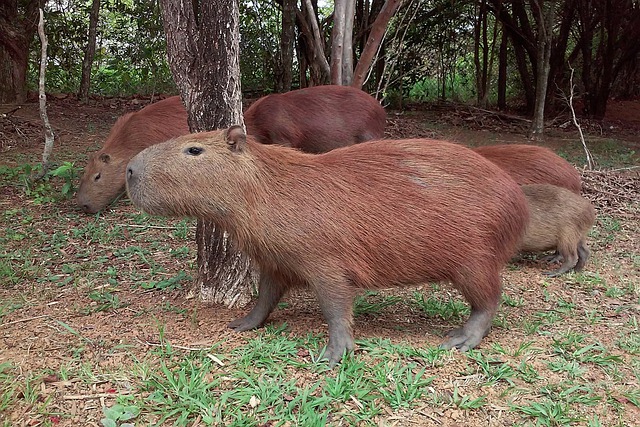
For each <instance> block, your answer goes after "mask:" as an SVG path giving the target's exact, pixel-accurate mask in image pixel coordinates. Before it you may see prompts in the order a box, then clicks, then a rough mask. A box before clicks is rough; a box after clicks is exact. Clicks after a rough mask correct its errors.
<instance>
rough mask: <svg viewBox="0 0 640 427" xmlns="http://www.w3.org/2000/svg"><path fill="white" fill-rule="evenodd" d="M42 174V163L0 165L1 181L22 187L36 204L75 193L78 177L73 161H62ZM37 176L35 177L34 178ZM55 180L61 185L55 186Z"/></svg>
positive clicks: (67, 196) (54, 200) (57, 199)
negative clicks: (12, 165)
mask: <svg viewBox="0 0 640 427" xmlns="http://www.w3.org/2000/svg"><path fill="white" fill-rule="evenodd" d="M40 175H42V165H41V164H38V165H35V166H32V165H30V164H28V163H24V164H21V165H18V166H14V167H11V166H5V165H0V177H2V178H3V181H5V182H7V183H10V182H13V185H16V186H19V187H22V188H23V189H24V192H25V194H26V195H27V196H28V197H30V198H32V199H33V201H34V202H35V203H36V204H41V203H49V202H56V201H59V200H62V199H68V198H71V197H72V196H73V195H74V193H75V190H76V188H75V182H76V180H77V178H78V168H77V167H76V166H74V164H73V162H64V163H62V165H60V166H58V167H56V168H54V169H50V170H48V171H47V173H45V174H44V175H43V176H41V177H40ZM36 178H37V179H36ZM54 178H57V181H60V180H61V181H62V186H61V187H60V188H56V184H57V182H54V181H56V180H54Z"/></svg>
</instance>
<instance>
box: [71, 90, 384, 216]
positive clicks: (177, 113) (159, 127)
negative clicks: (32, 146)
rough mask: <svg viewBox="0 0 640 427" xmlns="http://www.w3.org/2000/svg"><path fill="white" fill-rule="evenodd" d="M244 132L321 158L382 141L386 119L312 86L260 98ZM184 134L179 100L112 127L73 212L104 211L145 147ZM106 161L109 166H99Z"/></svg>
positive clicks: (351, 93) (374, 108)
mask: <svg viewBox="0 0 640 427" xmlns="http://www.w3.org/2000/svg"><path fill="white" fill-rule="evenodd" d="M244 120H245V125H246V126H247V132H248V133H249V134H250V135H255V137H256V138H257V139H258V141H259V142H261V143H263V144H282V145H288V146H291V147H294V148H298V149H300V150H302V151H307V152H311V153H321V152H325V151H329V150H331V149H333V148H336V147H341V146H345V145H351V144H355V143H359V142H362V141H366V140H369V139H376V138H382V137H384V126H385V120H386V113H385V111H384V109H383V108H382V107H381V106H380V104H379V103H378V101H376V100H375V98H373V97H371V96H370V95H369V94H367V93H366V92H364V91H362V90H360V89H355V88H352V87H349V86H315V87H312V88H307V89H301V90H294V91H291V92H287V93H284V94H274V95H269V96H265V97H263V98H260V99H259V100H257V101H256V102H254V103H253V105H251V106H250V107H249V108H248V109H247V111H246V112H245V114H244ZM187 133H189V126H188V125H187V112H186V110H185V108H184V106H183V105H182V102H181V100H180V97H179V96H174V97H171V98H167V99H165V100H163V101H160V102H157V103H155V104H151V105H149V106H147V107H145V108H143V109H142V110H140V111H138V112H135V113H130V114H127V115H125V116H123V117H121V118H120V119H118V121H117V122H116V124H115V125H114V126H113V129H112V130H111V132H110V134H109V137H108V138H107V141H106V142H105V144H104V147H103V148H102V149H101V150H100V151H98V152H97V153H96V154H95V155H94V156H92V157H91V159H90V160H89V164H88V165H87V167H86V169H85V173H84V176H83V177H82V179H81V180H80V187H79V189H78V194H77V202H78V206H79V207H80V208H81V209H82V210H83V211H85V212H87V213H95V212H97V211H99V210H101V209H104V208H105V207H106V206H107V205H108V204H109V203H111V202H112V201H113V200H114V199H115V198H116V197H117V196H118V195H119V194H122V192H123V191H124V167H125V165H126V164H127V162H128V161H129V160H131V158H132V157H133V156H135V155H136V154H138V153H139V152H140V151H142V150H143V149H145V148H147V147H149V146H150V145H153V144H157V143H159V142H163V141H166V140H167V139H170V138H173V137H175V136H179V135H184V134H187ZM104 154H108V155H109V160H110V161H109V162H105V161H104V159H105V158H104V157H103V155H104Z"/></svg>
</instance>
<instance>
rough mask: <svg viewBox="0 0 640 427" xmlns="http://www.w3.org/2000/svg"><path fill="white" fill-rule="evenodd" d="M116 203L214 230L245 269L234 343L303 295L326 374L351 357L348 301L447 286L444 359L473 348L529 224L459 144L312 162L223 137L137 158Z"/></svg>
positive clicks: (238, 135) (160, 148) (376, 149)
mask: <svg viewBox="0 0 640 427" xmlns="http://www.w3.org/2000/svg"><path fill="white" fill-rule="evenodd" d="M127 191H128V193H129V197H130V198H131V200H132V201H133V204H134V205H136V206H137V207H139V208H141V209H143V210H144V211H146V212H148V213H150V214H155V215H164V216H179V217H181V216H188V217H197V218H206V219H208V220H212V221H213V222H214V223H216V224H218V225H219V226H220V227H221V228H222V229H224V230H227V231H228V232H229V233H230V235H231V236H232V241H235V242H236V243H237V244H238V245H239V248H240V249H241V250H243V251H244V252H245V253H247V254H248V255H249V256H251V257H252V258H253V259H254V261H255V262H256V263H257V265H258V266H259V268H260V272H261V279H260V284H259V296H258V301H257V303H256V306H255V307H254V308H253V310H251V312H250V313H249V314H248V315H247V316H245V317H243V318H241V319H237V320H235V321H233V322H231V323H230V324H229V326H230V327H231V328H233V329H235V330H236V331H246V330H249V329H252V328H257V327H259V326H260V325H262V324H263V323H264V322H265V320H266V319H267V317H268V316H269V314H270V313H271V311H273V309H274V308H275V307H276V305H277V304H278V301H279V300H280V298H281V297H282V296H283V294H284V293H285V292H286V290H287V289H289V288H292V287H294V286H300V285H308V286H310V287H311V288H312V289H313V290H314V291H315V293H316V296H317V298H318V301H319V303H320V308H321V310H322V313H323V315H324V318H325V320H326V322H327V324H328V327H329V343H328V345H327V348H326V351H325V353H324V356H325V357H326V358H327V359H329V361H330V363H331V364H334V363H335V362H337V361H338V360H340V358H341V357H342V355H343V353H344V352H345V351H347V350H352V349H353V347H354V341H353V332H352V326H351V325H352V318H353V311H352V303H353V298H354V295H355V294H356V291H357V289H370V288H388V287H392V286H398V285H405V284H407V285H408V284H420V283H426V282H430V281H450V282H452V284H453V285H454V286H455V287H456V288H457V289H459V290H460V291H461V292H462V294H463V295H464V296H465V298H466V299H467V301H468V302H469V303H470V305H471V316H470V317H469V320H468V321H467V323H466V324H465V325H464V326H462V327H461V328H459V329H457V330H455V331H453V332H451V333H450V334H449V339H448V340H447V341H446V342H445V343H444V344H443V347H444V348H453V347H457V348H459V349H461V350H466V349H470V348H473V347H474V346H476V345H477V344H478V343H479V342H480V340H481V339H482V337H483V336H485V335H486V334H487V333H488V331H489V328H490V326H491V320H492V319H493V316H494V314H495V312H496V309H497V307H498V302H499V300H500V295H501V284H500V277H499V272H500V270H501V269H502V268H503V266H504V265H505V263H506V262H507V260H509V258H510V257H511V256H512V255H513V254H514V253H515V251H516V249H517V245H518V243H519V242H520V240H521V238H522V235H523V233H524V228H525V226H526V224H527V220H528V208H527V203H526V200H525V198H524V194H523V193H522V190H521V189H520V187H519V186H518V185H517V184H516V183H515V182H514V181H513V179H512V178H511V177H509V175H508V174H507V173H505V172H504V171H503V170H502V169H500V168H499V167H497V166H496V165H494V164H493V163H491V162H489V161H487V160H486V159H484V158H483V157H482V156H480V155H478V154H476V153H474V152H473V151H471V150H469V149H467V148H465V147H462V146H460V145H457V144H452V143H448V142H441V141H428V140H419V139H414V140H404V141H402V140H401V141H393V143H389V142H388V141H370V142H366V143H363V144H357V145H353V146H350V147H344V148H339V149H337V150H333V151H330V152H328V153H325V154H319V155H312V154H307V153H303V152H301V151H298V150H293V149H290V148H287V147H281V146H276V145H262V144H259V143H257V142H256V141H255V139H253V138H252V137H251V136H249V137H246V136H245V134H244V133H243V131H242V128H240V127H238V126H235V127H232V128H230V129H228V130H222V131H215V132H208V133H201V134H194V135H187V136H184V137H180V138H177V139H175V140H172V141H168V142H165V143H162V144H158V145H154V146H152V147H149V148H147V149H146V150H144V151H143V152H141V153H140V154H138V155H137V156H136V157H134V158H133V159H132V160H131V162H129V165H128V166H127Z"/></svg>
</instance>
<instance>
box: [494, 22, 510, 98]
mask: <svg viewBox="0 0 640 427" xmlns="http://www.w3.org/2000/svg"><path fill="white" fill-rule="evenodd" d="M496 25H497V24H496ZM508 40H509V39H508V38H507V32H506V31H505V29H504V24H503V28H502V39H501V40H500V53H499V54H498V109H499V110H505V109H506V108H507V60H508V56H507V53H508V50H507V48H508V46H507V41H508Z"/></svg>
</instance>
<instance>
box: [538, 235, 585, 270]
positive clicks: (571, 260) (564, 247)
mask: <svg viewBox="0 0 640 427" xmlns="http://www.w3.org/2000/svg"><path fill="white" fill-rule="evenodd" d="M558 252H559V253H560V255H561V256H562V258H563V259H564V262H563V263H562V265H561V266H560V268H558V269H557V270H554V271H547V272H545V273H543V274H544V275H545V276H549V277H556V276H559V275H561V274H564V273H566V272H568V271H570V270H571V269H572V268H573V267H575V266H576V264H577V263H578V249H577V247H576V245H575V243H574V244H571V243H569V242H567V241H562V242H560V244H559V245H558Z"/></svg>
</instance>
